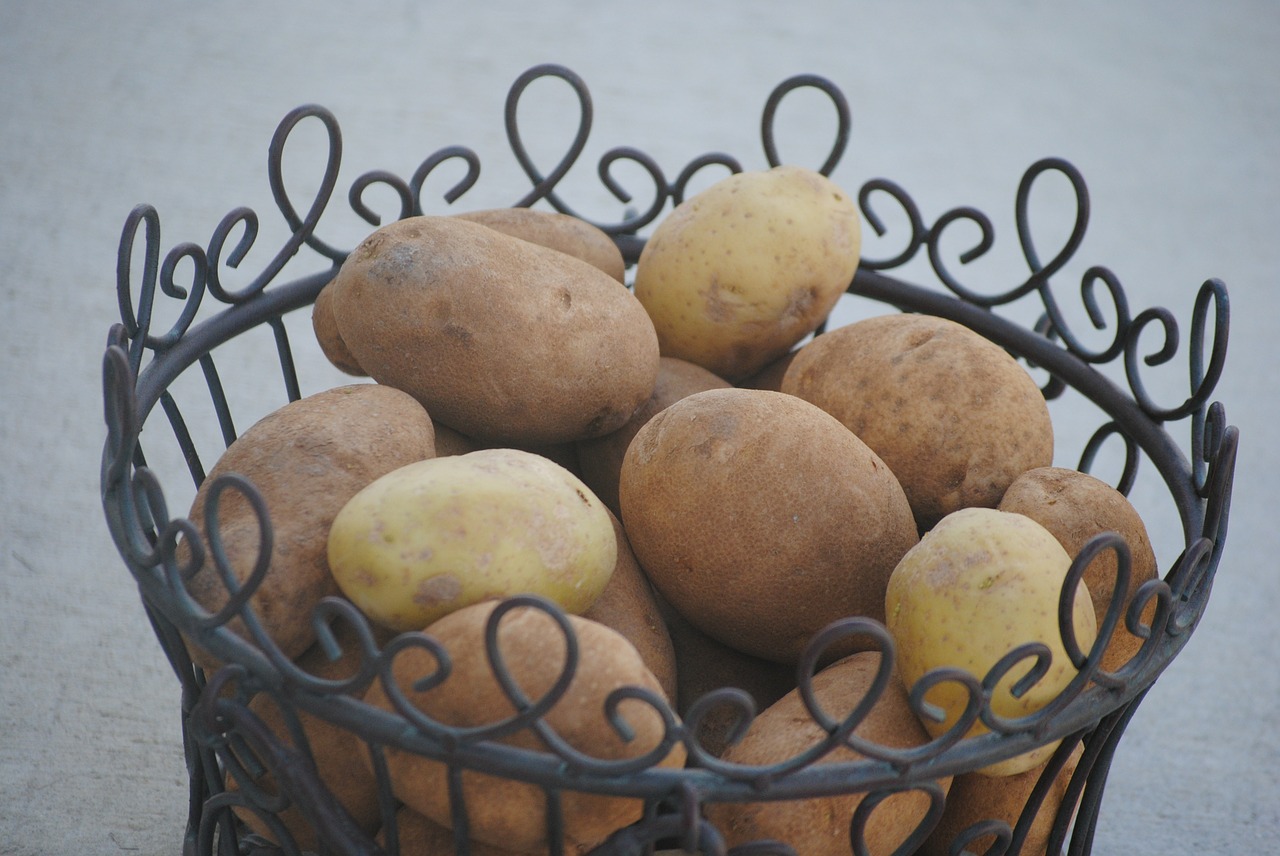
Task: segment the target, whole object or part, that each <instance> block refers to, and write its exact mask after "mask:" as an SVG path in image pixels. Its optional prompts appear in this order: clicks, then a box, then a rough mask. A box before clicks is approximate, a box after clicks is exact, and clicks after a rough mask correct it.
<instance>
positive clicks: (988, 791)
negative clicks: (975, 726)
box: [917, 745, 1084, 856]
mask: <svg viewBox="0 0 1280 856" xmlns="http://www.w3.org/2000/svg"><path fill="white" fill-rule="evenodd" d="M1083 754H1084V749H1083V747H1082V746H1079V745H1077V746H1076V748H1075V749H1074V750H1073V751H1072V752H1071V755H1070V756H1068V758H1067V761H1066V763H1065V764H1064V765H1063V767H1062V769H1061V770H1059V771H1058V774H1057V775H1056V776H1055V778H1054V780H1053V784H1052V785H1051V786H1050V788H1049V791H1048V792H1047V793H1046V794H1045V797H1044V800H1043V801H1042V802H1041V803H1040V807H1039V808H1038V809H1037V810H1036V813H1035V818H1034V819H1033V820H1032V821H1031V825H1030V826H1029V827H1028V828H1027V833H1026V836H1025V837H1024V838H1023V839H1022V849H1021V850H1019V851H1018V853H1019V854H1021V856H1048V844H1049V836H1050V834H1051V833H1052V832H1053V824H1054V821H1055V820H1056V819H1057V816H1058V810H1059V809H1060V808H1061V807H1062V801H1063V799H1064V798H1065V797H1066V793H1067V786H1068V785H1069V784H1070V783H1071V777H1072V775H1074V774H1075V770H1076V767H1077V766H1078V765H1079V763H1080V756H1081V755H1083ZM1048 763H1050V762H1046V763H1045V764H1041V765H1040V766H1038V767H1033V768H1032V769H1030V770H1027V771H1025V772H1022V773H1015V774H1014V775H1012V776H996V777H993V776H984V775H983V774H981V773H977V772H974V773H964V774H962V775H959V776H956V777H955V779H954V780H952V782H951V790H950V791H948V792H947V805H946V808H945V809H944V810H943V812H942V819H941V820H939V821H938V825H937V826H936V827H934V830H933V832H932V833H930V834H929V838H928V839H927V840H926V841H925V843H924V844H923V845H922V846H921V848H920V850H919V851H917V852H918V854H919V856H951V853H952V850H951V847H952V844H953V843H954V842H955V841H956V838H957V837H958V836H960V835H961V834H963V833H964V832H965V830H967V829H969V828H970V827H971V826H973V825H974V824H976V823H981V822H982V821H986V820H1000V821H1004V822H1005V823H1007V824H1008V825H1009V829H1010V830H1013V829H1014V828H1015V827H1016V826H1017V825H1018V819H1019V818H1020V817H1021V816H1022V812H1023V809H1025V808H1026V806H1027V800H1028V799H1029V798H1030V796H1031V792H1032V791H1033V790H1034V789H1035V786H1036V784H1037V783H1038V782H1039V781H1040V776H1041V775H1043V774H1044V772H1045V770H1046V768H1047V766H1048ZM993 843H994V838H993V836H991V835H986V836H981V837H978V838H975V839H973V840H971V841H970V842H969V844H968V846H967V847H966V849H965V852H966V853H970V852H971V853H985V852H987V849H988V848H989V847H990V846H991V845H992V844H993Z"/></svg>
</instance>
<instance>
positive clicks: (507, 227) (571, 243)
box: [454, 208, 627, 282]
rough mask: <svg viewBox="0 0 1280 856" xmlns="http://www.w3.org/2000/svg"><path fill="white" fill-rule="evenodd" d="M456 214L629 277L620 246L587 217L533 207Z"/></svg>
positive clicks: (620, 280)
mask: <svg viewBox="0 0 1280 856" xmlns="http://www.w3.org/2000/svg"><path fill="white" fill-rule="evenodd" d="M454 216H455V217H458V218H459V219H461V220H470V221H471V222H473V223H480V224H481V225H484V226H488V227H489V228H490V229H497V230H498V231H499V232H503V233H504V234H507V235H510V236H511V237H513V238H521V239H523V240H526V241H530V242H532V243H535V244H540V245H542V246H544V247H549V248H550V249H553V250H559V251H560V252H562V253H567V254H569V255H571V256H574V257H576V258H579V259H582V260H583V261H584V262H587V263H588V264H590V265H592V266H593V267H597V268H599V269H600V270H602V271H604V272H605V273H607V274H609V276H611V277H613V278H614V279H616V280H617V281H618V282H622V281H623V278H624V277H625V276H626V269H627V268H626V262H625V261H624V260H623V258H622V251H621V250H619V249H618V245H617V244H615V243H614V242H613V239H612V238H610V237H609V235H608V234H607V233H606V232H605V231H604V230H603V229H601V228H600V227H598V226H595V225H593V224H591V223H588V222H587V221H586V220H581V219H579V218H577V217H573V216H570V215H568V214H561V213H560V212H558V211H542V210H538V209H534V208H488V209H485V210H482V211H465V212H463V213H461V214H455V215H454Z"/></svg>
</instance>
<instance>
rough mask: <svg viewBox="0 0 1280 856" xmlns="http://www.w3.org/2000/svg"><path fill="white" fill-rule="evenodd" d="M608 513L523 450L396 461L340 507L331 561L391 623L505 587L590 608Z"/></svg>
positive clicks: (610, 559) (412, 620)
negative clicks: (391, 469) (391, 468)
mask: <svg viewBox="0 0 1280 856" xmlns="http://www.w3.org/2000/svg"><path fill="white" fill-rule="evenodd" d="M617 549H618V548H617V540H616V536H615V534H614V528H613V521H612V519H611V518H610V515H609V512H608V510H607V509H606V508H605V506H604V504H603V503H602V502H601V501H600V500H599V499H598V498H597V497H596V496H595V495H594V494H592V493H591V491H590V490H588V489H587V487H586V486H585V485H584V484H583V483H582V482H581V481H580V480H579V479H578V478H577V477H576V476H574V475H573V474H572V473H570V472H569V471H568V470H566V469H564V468H563V467H561V466H560V465H559V464H556V463H554V462H553V461H550V460H548V459H547V458H544V457H542V456H540V455H536V454H534V453H532V452H524V451H520V450H516V449H482V450H479V451H476V452H470V453H468V454H464V455H452V456H449V457H443V458H432V459H429V460H428V461H423V462H420V463H418V464H412V465H409V466H406V467H401V468H400V469H398V470H395V471H394V472H391V473H388V474H387V475H385V476H383V477H382V478H379V479H378V480H376V481H374V482H373V483H372V484H370V485H369V486H368V487H366V488H364V489H363V490H361V491H360V492H359V493H357V494H356V495H355V496H353V497H352V498H351V499H350V501H348V502H347V504H346V505H345V506H343V508H342V510H341V511H340V512H338V515H337V517H335V518H334V521H333V525H332V526H331V528H330V530H329V540H328V557H329V567H330V568H331V569H332V572H333V576H334V579H335V580H337V583H338V586H339V587H340V588H341V589H342V593H343V594H345V595H346V596H347V597H348V598H350V599H351V601H352V602H353V603H354V604H355V605H356V606H357V607H359V608H360V609H361V610H362V611H363V612H364V613H365V614H366V615H367V616H369V618H370V619H372V620H373V621H375V622H377V623H379V624H381V625H383V626H385V627H388V628H390V629H392V630H401V631H403V630H421V629H422V628H424V627H426V626H427V625H428V624H430V623H432V622H433V621H435V620H437V619H439V618H441V617H443V616H444V615H447V614H448V613H450V612H454V611H456V610H458V609H460V608H462V607H463V606H467V605H470V604H473V603H476V602H478V601H482V600H487V599H491V598H500V597H505V596H509V595H513V594H524V593H531V594H538V595H542V596H544V597H547V598H549V599H551V600H553V601H555V602H556V603H557V604H559V605H560V606H561V607H562V608H564V609H565V610H566V611H567V612H571V613H580V612H583V611H585V610H586V609H588V608H589V607H590V606H591V605H592V604H593V603H594V602H595V600H596V598H598V597H599V595H600V593H601V591H603V590H604V588H605V586H606V585H607V584H608V582H609V579H610V577H611V576H612V573H613V568H614V565H615V564H616V563H617V558H618V556H617Z"/></svg>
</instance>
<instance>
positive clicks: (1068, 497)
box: [998, 467, 1159, 672]
mask: <svg viewBox="0 0 1280 856" xmlns="http://www.w3.org/2000/svg"><path fill="white" fill-rule="evenodd" d="M998 507H999V508H1000V510H1001V511H1013V512H1017V513H1019V514H1025V515H1026V516H1027V517H1030V518H1031V519H1032V520H1034V521H1036V522H1037V523H1039V524H1040V525H1041V526H1043V527H1044V528H1046V529H1048V530H1049V531H1050V532H1052V533H1053V536H1054V537H1055V538H1057V539H1058V542H1059V543H1060V544H1062V546H1063V548H1064V549H1065V550H1066V551H1067V555H1069V556H1070V557H1071V558H1073V559H1074V558H1075V557H1076V556H1077V555H1078V554H1079V553H1080V550H1081V549H1082V548H1083V547H1084V545H1085V544H1086V543H1088V541H1089V539H1091V538H1093V537H1094V536H1095V535H1098V534H1100V533H1102V532H1116V533H1118V534H1119V535H1120V536H1121V537H1122V538H1124V541H1125V543H1126V544H1128V545H1129V554H1130V557H1131V560H1132V561H1131V564H1130V568H1129V586H1128V590H1127V591H1126V592H1125V594H1124V600H1123V603H1124V605H1125V609H1126V610H1127V609H1128V605H1129V603H1130V602H1131V601H1132V600H1133V595H1134V593H1135V592H1136V591H1137V589H1138V586H1140V585H1142V584H1143V583H1144V582H1146V581H1148V580H1153V579H1155V578H1156V577H1157V576H1158V574H1159V568H1158V566H1157V565H1156V557H1155V553H1154V552H1153V550H1152V548H1151V538H1150V537H1149V536H1148V535H1147V527H1146V525H1145V524H1144V523H1143V522H1142V517H1141V516H1140V515H1139V514H1138V510H1137V509H1136V508H1134V507H1133V505H1131V504H1130V503H1129V500H1128V499H1127V498H1126V497H1125V495H1124V494H1122V493H1121V492H1120V491H1118V490H1116V489H1115V488H1113V487H1112V486H1111V485H1109V484H1107V483H1106V482H1104V481H1102V480H1101V479H1099V478H1096V477H1094V476H1091V475H1089V474H1087V473H1082V472H1079V471H1078V470H1071V469H1067V468H1065V467H1037V468H1036V469H1033V470H1028V471H1027V472H1025V473H1023V474H1022V475H1020V476H1018V478H1016V479H1014V480H1013V483H1012V484H1011V485H1009V489H1008V490H1007V491H1005V494H1004V497H1003V498H1002V499H1001V500H1000V505H999V506H998ZM1084 582H1085V585H1087V586H1088V587H1089V594H1090V596H1092V598H1093V611H1094V614H1095V615H1096V616H1097V619H1098V625H1099V626H1101V625H1102V622H1103V620H1104V618H1105V616H1106V614H1107V608H1108V607H1109V606H1110V604H1111V599H1112V597H1113V596H1114V593H1115V587H1116V556H1115V553H1113V552H1112V551H1110V550H1105V551H1103V553H1102V554H1101V555H1100V556H1098V557H1097V558H1095V559H1094V561H1093V562H1092V563H1091V564H1090V565H1089V567H1088V568H1086V569H1085V572H1084ZM1154 614H1155V603H1154V602H1152V604H1151V605H1150V606H1148V607H1147V609H1146V611H1145V613H1144V616H1143V617H1144V620H1145V621H1147V622H1148V623H1149V622H1150V621H1151V620H1152V619H1153V618H1154ZM1124 615H1125V613H1123V612H1122V613H1121V614H1120V623H1119V624H1118V625H1117V626H1116V630H1115V633H1114V634H1113V635H1112V637H1111V641H1110V642H1108V643H1107V650H1106V653H1105V654H1104V655H1103V657H1102V663H1101V666H1102V668H1103V670H1105V671H1108V672H1113V671H1115V670H1116V669H1118V668H1120V667H1121V666H1123V665H1124V664H1125V663H1127V662H1128V661H1129V660H1130V659H1131V658H1132V657H1133V655H1134V654H1136V653H1137V651H1138V649H1139V648H1141V647H1142V642H1143V640H1142V639H1141V638H1140V637H1138V636H1134V635H1133V634H1132V633H1130V632H1129V630H1128V629H1127V628H1126V627H1125V619H1124Z"/></svg>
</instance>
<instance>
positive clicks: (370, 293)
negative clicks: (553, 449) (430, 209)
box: [327, 216, 658, 448]
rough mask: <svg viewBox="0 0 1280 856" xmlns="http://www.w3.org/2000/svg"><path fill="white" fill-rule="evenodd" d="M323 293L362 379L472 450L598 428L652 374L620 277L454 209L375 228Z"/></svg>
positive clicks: (639, 396)
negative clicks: (417, 406) (329, 294)
mask: <svg viewBox="0 0 1280 856" xmlns="http://www.w3.org/2000/svg"><path fill="white" fill-rule="evenodd" d="M327 288H332V289H334V295H333V311H334V317H335V318H336V319H337V322H338V330H339V332H340V333H341V334H342V339H343V341H345V342H346V344H347V347H348V348H349V349H350V351H351V353H352V355H353V356H354V357H355V359H356V361H357V362H358V363H359V364H360V366H361V367H362V368H363V369H364V370H365V371H367V372H368V373H369V376H370V377H372V378H373V379H375V380H377V381H378V382H379V383H383V384H386V385H388V386H393V387H396V388H397V389H403V390H404V391H405V392H408V393H410V394H411V395H412V396H413V397H414V398H416V399H417V400H418V401H420V402H422V404H423V406H424V407H426V408H427V410H428V411H429V412H430V413H431V415H432V417H434V418H435V419H438V420H439V421H441V422H443V423H444V424H446V425H448V426H450V427H452V428H454V429H456V430H457V431H459V432H461V433H463V434H465V435H467V436H468V437H470V438H472V439H473V440H475V441H476V442H477V443H480V444H481V445H495V444H511V445H516V446H520V447H522V448H531V447H537V446H545V445H554V444H557V443H566V442H572V441H575V440H580V439H584V438H587V437H596V436H600V435H602V434H607V433H609V432H610V431H613V430H615V429H617V428H618V427H620V426H621V425H622V424H623V423H625V422H626V421H627V419H629V418H630V417H631V414H632V413H634V412H635V410H636V408H637V407H639V406H640V405H641V404H643V403H644V401H645V400H646V399H647V398H648V397H649V395H650V394H651V393H652V392H653V385H654V382H655V380H656V378H657V375H658V340H657V334H656V333H655V332H654V329H653V323H652V322H651V321H650V320H649V317H648V315H647V314H646V313H645V311H644V307H642V306H641V305H640V303H639V301H637V300H636V299H635V296H634V295H633V294H632V293H631V292H630V291H628V290H627V287H626V286H625V285H623V284H622V283H620V282H618V281H617V280H616V279H614V278H613V277H611V276H609V275H608V274H606V273H604V272H602V271H601V270H599V269H598V268H596V267H593V266H592V265H590V264H588V263H587V262H584V261H582V260H581V259H577V258H574V257H573V256H570V255H567V254H565V253H561V252H559V251H558V250H552V249H548V248H546V247H543V246H539V245H538V244H533V243H530V242H528V241H524V240H521V239H519V238H513V237H511V236H510V235H505V234H503V233H501V232H498V231H496V230H494V229H491V228H489V227H487V226H482V225H480V224H479V223H473V222H470V221H467V220H462V219H459V218H457V217H430V216H424V217H411V218H408V219H405V220H400V221H398V222H396V223H392V224H389V225H387V226H383V227H381V228H380V229H378V230H376V231H375V232H374V233H373V234H372V235H370V236H369V237H368V238H366V239H365V240H364V241H363V242H362V243H361V244H360V245H359V246H358V247H356V249H355V250H354V251H352V253H351V255H350V256H348V257H347V260H346V261H345V262H344V263H343V265H342V267H341V268H340V269H339V271H338V273H337V275H336V276H335V277H334V279H333V281H332V282H331V283H330V284H329V286H327Z"/></svg>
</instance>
